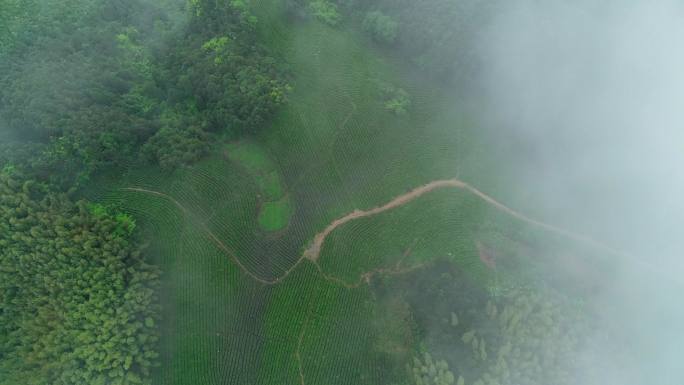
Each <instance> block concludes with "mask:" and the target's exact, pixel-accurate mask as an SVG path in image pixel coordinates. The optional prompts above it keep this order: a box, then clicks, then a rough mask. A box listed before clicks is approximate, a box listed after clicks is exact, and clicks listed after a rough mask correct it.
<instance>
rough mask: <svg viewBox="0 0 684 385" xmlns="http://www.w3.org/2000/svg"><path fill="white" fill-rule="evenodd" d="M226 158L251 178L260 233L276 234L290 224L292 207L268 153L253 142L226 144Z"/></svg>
mask: <svg viewBox="0 0 684 385" xmlns="http://www.w3.org/2000/svg"><path fill="white" fill-rule="evenodd" d="M226 154H227V155H228V158H229V159H230V160H231V161H233V162H236V163H238V164H239V165H241V166H242V167H244V168H245V169H246V170H247V171H248V172H249V174H250V175H252V177H253V178H254V182H255V183H256V185H257V187H258V188H259V191H260V193H259V198H260V201H261V202H262V203H261V205H260V208H259V213H258V223H259V226H261V229H262V230H265V231H278V230H282V229H284V228H285V227H286V226H287V224H288V223H289V222H290V217H291V215H292V210H293V207H292V206H293V204H292V201H291V200H290V197H289V196H288V195H287V194H286V193H285V191H284V188H283V184H282V182H281V180H280V174H279V173H278V170H277V167H276V165H275V163H274V162H273V161H272V160H271V159H270V158H269V156H268V153H266V151H264V149H263V148H261V147H260V146H259V145H257V144H256V143H253V142H247V141H245V142H240V143H230V144H228V145H226Z"/></svg>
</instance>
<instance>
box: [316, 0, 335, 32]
mask: <svg viewBox="0 0 684 385" xmlns="http://www.w3.org/2000/svg"><path fill="white" fill-rule="evenodd" d="M309 12H311V14H312V15H313V16H314V17H316V18H317V19H319V20H320V21H322V22H324V23H326V24H328V25H332V26H335V25H337V24H338V23H339V22H340V13H339V12H338V10H337V5H336V4H334V3H331V2H329V1H328V0H310V1H309Z"/></svg>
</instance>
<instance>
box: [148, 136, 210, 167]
mask: <svg viewBox="0 0 684 385" xmlns="http://www.w3.org/2000/svg"><path fill="white" fill-rule="evenodd" d="M143 151H145V152H146V153H147V154H148V156H149V157H151V158H152V159H153V160H154V161H155V162H157V163H158V164H159V165H160V166H161V167H162V168H164V169H167V170H168V169H174V168H176V167H179V166H182V165H189V164H192V163H193V162H195V161H197V160H198V159H200V158H201V157H202V156H203V155H204V154H205V153H206V152H207V151H208V142H207V134H206V133H205V132H204V131H202V130H200V129H199V128H197V127H195V126H186V127H172V126H166V127H163V128H162V129H160V130H159V131H157V133H156V134H155V135H154V136H153V137H151V138H150V139H149V140H148V141H147V143H146V144H145V146H144V147H143Z"/></svg>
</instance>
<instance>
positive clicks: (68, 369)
mask: <svg viewBox="0 0 684 385" xmlns="http://www.w3.org/2000/svg"><path fill="white" fill-rule="evenodd" d="M133 228H134V222H133V221H132V219H131V218H130V217H128V216H126V215H124V214H118V215H115V214H113V213H110V212H108V211H107V210H105V209H103V208H102V207H97V206H91V207H88V205H87V204H86V203H85V202H83V201H78V202H73V201H72V200H71V199H70V198H69V197H68V196H66V195H64V194H60V193H57V192H54V191H50V189H49V188H48V187H47V186H45V185H42V184H39V183H36V182H32V181H24V180H22V178H19V177H16V176H12V175H11V173H9V172H7V171H5V172H2V173H0V373H2V376H0V384H8V385H9V384H19V383H21V384H28V385H31V384H36V385H38V384H144V383H147V380H146V379H147V378H148V376H149V374H150V370H151V368H152V367H153V366H154V364H155V361H156V358H157V353H156V345H157V340H158V338H159V337H158V331H157V328H156V323H157V321H158V316H159V315H158V314H159V313H158V312H159V308H158V307H159V305H158V303H157V302H158V301H157V295H156V292H155V290H156V288H157V286H158V280H159V272H158V271H157V269H156V268H154V267H152V266H150V265H148V264H147V263H146V262H145V261H144V260H143V259H142V257H141V254H140V250H139V248H138V247H136V246H135V242H134V239H133V237H132V230H133Z"/></svg>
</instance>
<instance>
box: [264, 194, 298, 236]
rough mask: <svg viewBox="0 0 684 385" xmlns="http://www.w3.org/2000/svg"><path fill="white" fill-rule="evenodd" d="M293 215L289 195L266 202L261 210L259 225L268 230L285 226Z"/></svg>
mask: <svg viewBox="0 0 684 385" xmlns="http://www.w3.org/2000/svg"><path fill="white" fill-rule="evenodd" d="M291 215H292V204H291V203H290V199H289V198H288V197H283V198H281V199H280V200H278V201H275V202H265V203H264V204H263V205H262V206H261V209H260V210H259V226H261V228H262V229H264V230H266V231H276V230H281V229H283V228H285V227H286V226H287V224H288V222H289V219H290V216H291Z"/></svg>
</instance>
